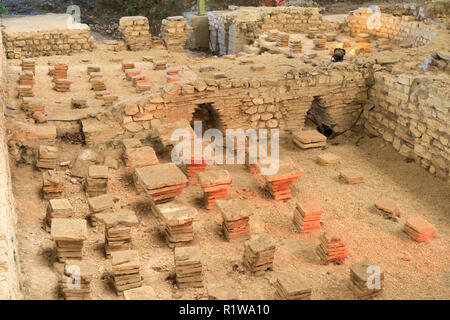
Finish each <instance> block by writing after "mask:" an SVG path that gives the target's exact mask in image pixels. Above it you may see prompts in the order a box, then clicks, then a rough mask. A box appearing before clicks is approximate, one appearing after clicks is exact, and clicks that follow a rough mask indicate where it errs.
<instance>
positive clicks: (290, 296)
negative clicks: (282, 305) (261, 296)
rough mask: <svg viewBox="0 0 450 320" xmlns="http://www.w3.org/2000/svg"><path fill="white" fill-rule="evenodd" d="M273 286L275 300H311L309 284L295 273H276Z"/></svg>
mask: <svg viewBox="0 0 450 320" xmlns="http://www.w3.org/2000/svg"><path fill="white" fill-rule="evenodd" d="M275 287H276V290H275V300H311V292H312V289H311V285H310V284H309V283H308V282H307V281H306V280H305V279H304V278H303V277H302V276H299V275H298V274H296V273H294V274H280V275H278V279H277V282H276V284H275Z"/></svg>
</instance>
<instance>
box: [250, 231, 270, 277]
mask: <svg viewBox="0 0 450 320" xmlns="http://www.w3.org/2000/svg"><path fill="white" fill-rule="evenodd" d="M274 255H275V242H274V241H273V239H272V238H271V237H270V236H268V235H265V234H263V235H259V236H256V237H254V238H253V239H251V240H249V241H246V242H245V249H244V258H243V260H244V265H245V266H246V267H247V268H248V269H249V270H250V272H258V271H264V270H273V258H274Z"/></svg>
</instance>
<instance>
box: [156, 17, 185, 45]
mask: <svg viewBox="0 0 450 320" xmlns="http://www.w3.org/2000/svg"><path fill="white" fill-rule="evenodd" d="M191 31H192V27H191V26H189V25H188V21H187V19H186V18H184V17H182V16H177V17H168V18H167V19H164V20H163V21H162V24H161V38H162V40H163V41H164V44H165V46H166V48H167V50H169V51H183V50H184V47H185V46H186V44H187V40H188V38H189V33H190V32H191Z"/></svg>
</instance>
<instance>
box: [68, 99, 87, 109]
mask: <svg viewBox="0 0 450 320" xmlns="http://www.w3.org/2000/svg"><path fill="white" fill-rule="evenodd" d="M70 105H71V106H72V108H73V109H85V108H87V107H89V104H88V101H87V99H86V98H72V99H71V100H70Z"/></svg>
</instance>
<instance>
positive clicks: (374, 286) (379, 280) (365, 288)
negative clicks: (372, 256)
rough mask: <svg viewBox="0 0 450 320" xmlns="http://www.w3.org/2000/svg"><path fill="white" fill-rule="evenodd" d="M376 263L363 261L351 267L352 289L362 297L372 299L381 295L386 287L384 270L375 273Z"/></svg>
mask: <svg viewBox="0 0 450 320" xmlns="http://www.w3.org/2000/svg"><path fill="white" fill-rule="evenodd" d="M372 267H377V266H376V265H375V264H373V263H371V262H368V261H363V262H358V263H355V264H352V266H351V267H350V289H351V290H352V291H353V293H354V294H355V295H356V296H357V297H358V298H360V299H370V298H372V297H375V296H377V295H379V294H380V293H381V292H382V291H383V287H384V271H381V270H380V274H374V271H375V270H376V269H373V270H372V269H371V268H372Z"/></svg>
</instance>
